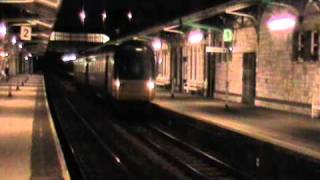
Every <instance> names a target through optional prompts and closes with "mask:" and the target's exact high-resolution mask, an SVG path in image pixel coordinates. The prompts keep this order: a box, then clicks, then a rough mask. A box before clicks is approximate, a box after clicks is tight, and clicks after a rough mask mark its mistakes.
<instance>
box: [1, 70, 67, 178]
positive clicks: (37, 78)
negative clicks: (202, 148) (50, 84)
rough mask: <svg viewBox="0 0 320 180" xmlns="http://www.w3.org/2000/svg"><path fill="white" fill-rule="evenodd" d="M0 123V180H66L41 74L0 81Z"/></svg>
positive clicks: (65, 172)
mask: <svg viewBox="0 0 320 180" xmlns="http://www.w3.org/2000/svg"><path fill="white" fill-rule="evenodd" d="M27 79H28V80H27ZM26 80H27V81H26ZM23 81H26V83H24V86H21V83H22V82H23ZM17 84H18V85H19V88H20V90H18V91H17V88H16V87H17ZM10 85H11V86H12V91H11V92H12V97H8V93H9V86H10ZM0 124H1V126H0V179H4V180H6V179H10V180H24V179H69V176H68V171H67V168H66V166H65V162H64V158H63V154H62V151H61V148H60V143H59V140H58V138H57V136H56V131H55V128H54V125H53V122H52V119H51V114H50V110H49V108H48V105H47V100H46V94H45V87H44V79H43V76H42V75H20V76H16V77H13V78H11V79H10V81H9V82H4V81H2V82H0Z"/></svg>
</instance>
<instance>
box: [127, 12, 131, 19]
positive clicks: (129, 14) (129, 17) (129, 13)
mask: <svg viewBox="0 0 320 180" xmlns="http://www.w3.org/2000/svg"><path fill="white" fill-rule="evenodd" d="M127 16H128V19H129V21H131V20H132V12H131V11H129V12H128V14H127Z"/></svg>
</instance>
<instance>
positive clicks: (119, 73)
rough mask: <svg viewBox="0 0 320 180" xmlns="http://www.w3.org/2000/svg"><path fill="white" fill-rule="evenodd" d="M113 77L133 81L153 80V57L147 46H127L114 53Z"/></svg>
mask: <svg viewBox="0 0 320 180" xmlns="http://www.w3.org/2000/svg"><path fill="white" fill-rule="evenodd" d="M115 76H116V77H118V78H119V79H126V80H135V79H149V78H154V55H153V52H152V50H151V49H150V48H148V47H147V46H133V45H127V46H124V47H122V48H120V49H119V50H118V51H117V53H116V62H115Z"/></svg>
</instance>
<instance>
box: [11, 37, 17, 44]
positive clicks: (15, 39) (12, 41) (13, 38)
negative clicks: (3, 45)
mask: <svg viewBox="0 0 320 180" xmlns="http://www.w3.org/2000/svg"><path fill="white" fill-rule="evenodd" d="M16 43H17V37H16V36H12V38H11V44H12V45H15V44H16Z"/></svg>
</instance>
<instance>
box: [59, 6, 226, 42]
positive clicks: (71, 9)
mask: <svg viewBox="0 0 320 180" xmlns="http://www.w3.org/2000/svg"><path fill="white" fill-rule="evenodd" d="M227 1H228V0H64V1H63V4H62V6H61V9H60V13H59V15H58V20H57V22H56V25H55V31H64V32H92V33H105V34H107V35H109V36H111V37H112V38H115V37H117V36H123V35H126V34H129V33H132V32H136V31H139V30H141V29H144V28H146V27H150V26H152V25H156V24H158V23H161V22H166V21H169V20H171V19H173V18H175V17H177V16H180V15H185V14H189V13H191V12H194V11H196V10H200V9H205V8H207V7H210V6H212V5H215V4H219V3H223V2H227ZM83 4H84V9H85V11H86V13H87V19H86V24H85V26H84V28H82V25H81V22H80V20H79V12H80V10H81V8H82V6H83ZM104 10H106V11H107V13H108V18H107V21H106V23H105V24H103V23H102V18H101V13H102V12H103V11H104ZM129 10H131V12H132V14H133V20H132V21H131V22H129V21H128V19H127V16H126V15H127V12H128V11H129ZM117 28H118V29H120V34H116V32H115V29H117Z"/></svg>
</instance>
